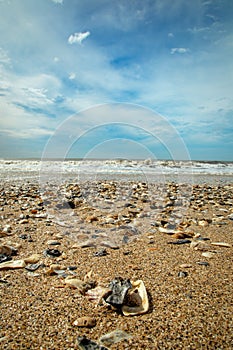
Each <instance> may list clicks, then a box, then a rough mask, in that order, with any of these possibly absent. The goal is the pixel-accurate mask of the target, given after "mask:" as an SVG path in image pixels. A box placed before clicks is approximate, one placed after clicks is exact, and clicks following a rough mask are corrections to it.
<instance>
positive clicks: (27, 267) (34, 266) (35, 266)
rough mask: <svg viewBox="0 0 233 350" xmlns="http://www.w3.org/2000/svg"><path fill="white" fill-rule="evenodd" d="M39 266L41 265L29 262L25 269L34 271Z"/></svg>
mask: <svg viewBox="0 0 233 350" xmlns="http://www.w3.org/2000/svg"><path fill="white" fill-rule="evenodd" d="M39 267H41V264H30V265H27V266H25V269H26V270H28V271H36V270H37V269H39Z"/></svg>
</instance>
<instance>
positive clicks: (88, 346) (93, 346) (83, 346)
mask: <svg viewBox="0 0 233 350" xmlns="http://www.w3.org/2000/svg"><path fill="white" fill-rule="evenodd" d="M77 343H78V349H80V350H108V349H107V348H105V346H102V345H98V344H97V343H96V342H94V341H92V340H90V339H88V338H86V337H85V336H84V337H78V338H77Z"/></svg>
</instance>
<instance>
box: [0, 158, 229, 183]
mask: <svg viewBox="0 0 233 350" xmlns="http://www.w3.org/2000/svg"><path fill="white" fill-rule="evenodd" d="M0 174H1V179H2V180H10V179H12V178H13V179H23V178H27V179H30V178H33V177H39V176H41V175H42V176H43V175H45V174H51V176H54V175H55V174H56V175H62V176H65V175H69V176H76V175H77V176H79V177H81V178H82V179H84V178H85V176H87V177H88V176H89V178H90V176H92V175H93V174H94V175H95V176H97V175H98V174H99V175H102V176H104V175H106V176H107V175H112V176H113V175H115V176H116V177H117V176H118V175H122V176H124V175H125V176H127V177H130V176H132V175H135V176H137V175H139V176H140V175H142V176H148V177H153V176H159V175H162V176H166V175H174V176H185V175H190V176H192V175H193V176H195V175H205V176H207V177H208V175H215V176H221V175H222V176H233V162H201V161H190V162H189V161H172V160H151V159H147V160H124V159H111V160H90V159H83V160H64V161H57V160H54V161H40V160H0Z"/></svg>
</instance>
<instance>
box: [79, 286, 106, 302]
mask: <svg viewBox="0 0 233 350" xmlns="http://www.w3.org/2000/svg"><path fill="white" fill-rule="evenodd" d="M109 293H111V289H109V288H105V287H101V286H98V287H96V288H93V289H89V290H88V291H87V292H86V294H85V295H86V296H87V297H88V299H89V300H91V301H93V302H95V304H96V305H100V304H101V301H102V299H103V298H104V297H105V296H107V295H108V294H109Z"/></svg>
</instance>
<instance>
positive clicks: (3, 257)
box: [0, 254, 12, 264]
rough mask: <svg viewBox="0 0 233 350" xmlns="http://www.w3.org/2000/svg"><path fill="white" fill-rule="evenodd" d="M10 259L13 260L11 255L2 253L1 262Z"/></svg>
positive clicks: (0, 255)
mask: <svg viewBox="0 0 233 350" xmlns="http://www.w3.org/2000/svg"><path fill="white" fill-rule="evenodd" d="M10 260H12V257H11V256H10V255H6V254H0V264H1V263H3V262H5V261H10Z"/></svg>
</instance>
